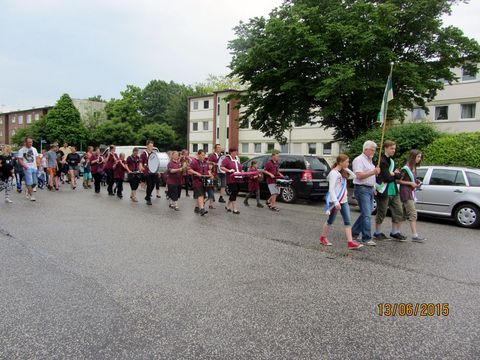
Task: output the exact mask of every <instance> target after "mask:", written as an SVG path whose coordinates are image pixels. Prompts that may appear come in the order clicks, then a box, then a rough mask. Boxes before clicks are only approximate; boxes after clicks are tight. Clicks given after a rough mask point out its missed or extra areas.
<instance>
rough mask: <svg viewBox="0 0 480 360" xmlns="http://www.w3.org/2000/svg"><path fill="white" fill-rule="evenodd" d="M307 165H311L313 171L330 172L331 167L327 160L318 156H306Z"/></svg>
mask: <svg viewBox="0 0 480 360" xmlns="http://www.w3.org/2000/svg"><path fill="white" fill-rule="evenodd" d="M305 160H306V161H307V165H310V170H313V171H328V170H329V166H328V163H327V162H326V161H325V159H322V158H319V157H316V156H305Z"/></svg>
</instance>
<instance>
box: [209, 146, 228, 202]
mask: <svg viewBox="0 0 480 360" xmlns="http://www.w3.org/2000/svg"><path fill="white" fill-rule="evenodd" d="M221 157H222V146H221V145H220V144H215V148H214V150H213V153H212V154H210V156H209V157H208V162H211V163H212V164H214V165H215V169H216V171H215V174H213V175H214V176H215V177H217V178H218V183H219V185H220V198H219V199H218V202H219V203H224V202H225V199H224V198H223V197H224V196H225V187H226V174H225V173H223V172H222V171H221V170H220V169H219V167H220V166H221V164H219V163H218V161H219V160H220V158H221Z"/></svg>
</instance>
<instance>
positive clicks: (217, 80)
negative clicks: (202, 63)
mask: <svg viewBox="0 0 480 360" xmlns="http://www.w3.org/2000/svg"><path fill="white" fill-rule="evenodd" d="M247 88H248V84H245V83H242V81H241V79H240V77H238V76H235V75H214V74H209V75H208V77H207V80H205V81H204V82H201V83H198V84H196V86H195V90H196V92H197V93H198V95H203V94H210V93H212V92H214V91H222V90H246V89H247Z"/></svg>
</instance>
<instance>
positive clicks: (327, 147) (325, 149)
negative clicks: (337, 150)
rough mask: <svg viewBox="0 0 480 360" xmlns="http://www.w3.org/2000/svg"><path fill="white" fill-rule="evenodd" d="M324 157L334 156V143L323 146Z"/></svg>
mask: <svg viewBox="0 0 480 360" xmlns="http://www.w3.org/2000/svg"><path fill="white" fill-rule="evenodd" d="M323 155H332V143H326V144H323Z"/></svg>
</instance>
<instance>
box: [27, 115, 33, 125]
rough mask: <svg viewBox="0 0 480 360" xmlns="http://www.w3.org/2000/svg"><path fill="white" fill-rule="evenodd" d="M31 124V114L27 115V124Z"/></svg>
mask: <svg viewBox="0 0 480 360" xmlns="http://www.w3.org/2000/svg"><path fill="white" fill-rule="evenodd" d="M31 122H32V114H28V115H27V124H30V123H31Z"/></svg>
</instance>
